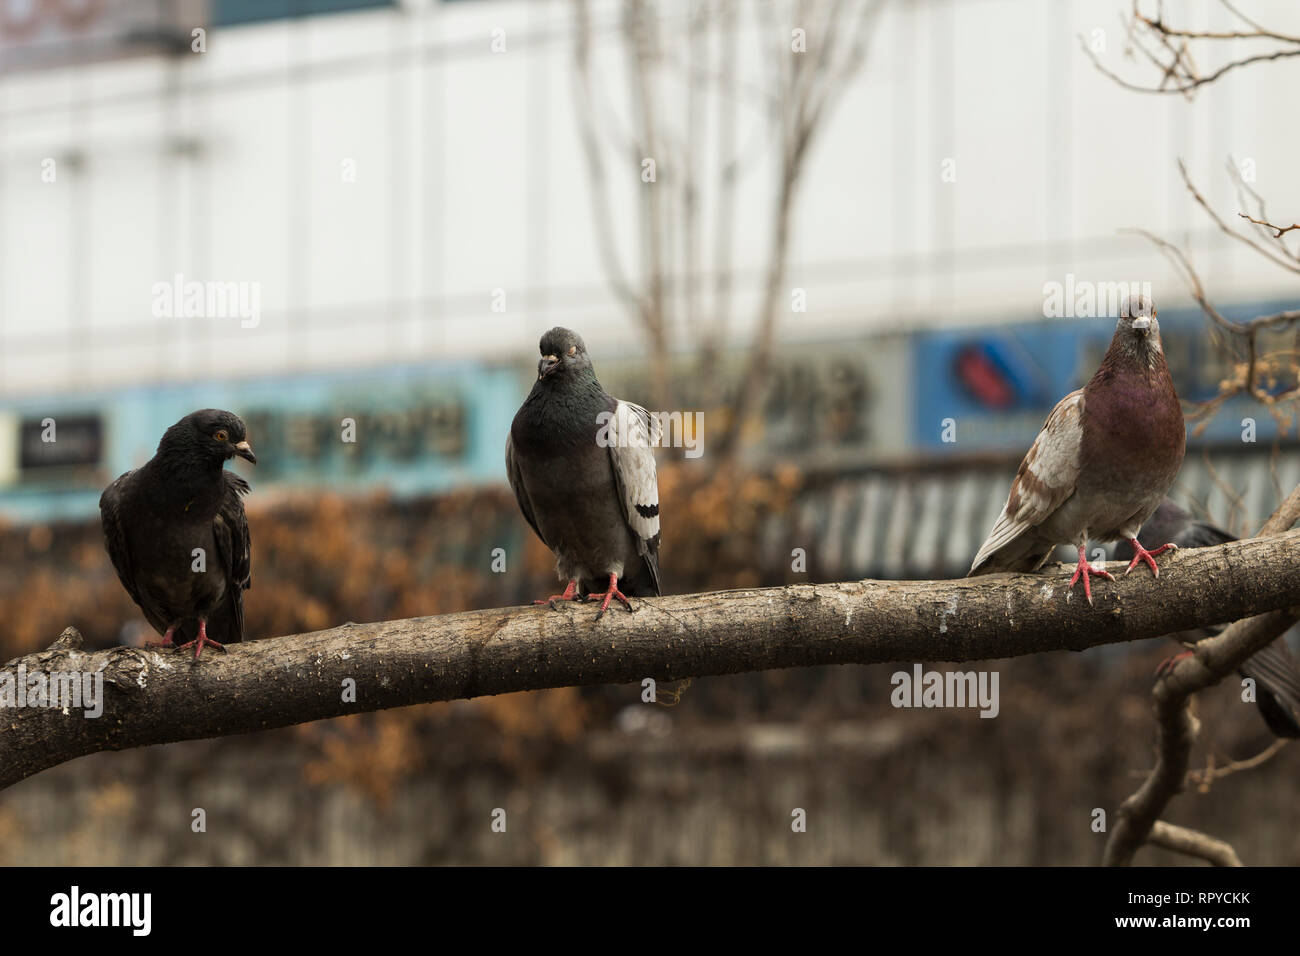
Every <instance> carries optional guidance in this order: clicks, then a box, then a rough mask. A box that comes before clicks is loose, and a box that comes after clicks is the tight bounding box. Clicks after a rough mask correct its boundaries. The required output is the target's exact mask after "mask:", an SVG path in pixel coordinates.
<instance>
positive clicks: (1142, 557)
mask: <svg viewBox="0 0 1300 956" xmlns="http://www.w3.org/2000/svg"><path fill="white" fill-rule="evenodd" d="M1129 544H1131V545H1133V560H1132V561H1130V562H1129V563H1128V569H1127V570H1126V571H1125V572H1124V574H1125V575H1126V576H1127V575H1128V572H1129V571H1132V570H1133V569H1134V568H1136V567H1137V563H1138V562H1139V561H1145V562H1146V563H1147V565H1148V566H1149V567H1150V568H1151V573H1152V574H1154V575H1155V576H1156V577H1160V569H1159V568H1158V567H1156V556H1157V555H1161V554H1164V553H1165V552H1166V551H1177V550H1178V545H1176V544H1174V543H1173V542H1172V541H1171V542H1169V543H1168V544H1162V545H1161V546H1160V547H1158V548H1156V549H1155V550H1154V551H1148V550H1147V549H1146V548H1144V547H1142V545H1141V544H1140V543H1139V542H1138V539H1137V538H1130V539H1129Z"/></svg>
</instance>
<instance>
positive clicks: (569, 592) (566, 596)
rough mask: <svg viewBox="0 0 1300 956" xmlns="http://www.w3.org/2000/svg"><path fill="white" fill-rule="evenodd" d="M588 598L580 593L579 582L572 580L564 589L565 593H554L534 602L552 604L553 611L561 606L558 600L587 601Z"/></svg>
mask: <svg viewBox="0 0 1300 956" xmlns="http://www.w3.org/2000/svg"><path fill="white" fill-rule="evenodd" d="M586 600H587V598H586V597H585V596H584V595H581V594H579V593H578V582H577V581H570V582H569V586H568V587H566V588H565V589H564V593H563V594H552V595H551V596H550V597H548V598H540V599H539V600H536V601H534V602H533V603H534V604H536V605H539V606H540V605H543V604H547V605H550V608H551V610H552V611H558V610H559V609H560V608H559V605H557V604H556V603H555V602H556V601H586Z"/></svg>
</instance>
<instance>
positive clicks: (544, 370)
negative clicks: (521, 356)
mask: <svg viewBox="0 0 1300 956" xmlns="http://www.w3.org/2000/svg"><path fill="white" fill-rule="evenodd" d="M559 364H560V360H559V359H558V358H556V357H555V356H554V355H543V356H542V360H541V361H540V362H538V363H537V377H538V378H546V376H548V375H550V374H551V373H552V372H554V371H555V370H556V368H558V367H559Z"/></svg>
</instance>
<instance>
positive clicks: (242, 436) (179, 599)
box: [99, 408, 257, 660]
mask: <svg viewBox="0 0 1300 956" xmlns="http://www.w3.org/2000/svg"><path fill="white" fill-rule="evenodd" d="M236 455H238V456H239V457H240V458H243V459H245V460H246V461H250V462H252V463H253V464H257V456H256V455H254V454H253V449H252V448H251V447H250V446H249V444H248V435H247V431H246V430H245V428H244V423H243V422H242V421H241V420H240V419H239V416H237V415H233V414H231V413H230V412H224V411H221V410H220V409H216V408H205V409H203V410H202V411H197V412H194V413H193V414H191V415H187V416H185V417H184V418H182V419H181V420H180V421H179V422H177V423H176V424H175V425H173V426H172V427H171V428H169V429H167V431H166V432H165V433H163V437H162V441H160V442H159V443H158V451H157V453H156V454H155V455H154V456H153V458H151V459H149V461H148V462H147V463H145V464H144V465H142V466H141V467H140V468H137V469H136V470H135V471H128V472H127V473H126V474H124V475H122V476H121V477H120V478H118V479H117V481H115V482H113V483H112V484H111V485H109V486H108V488H106V489H105V490H104V494H103V495H102V496H101V497H100V499H99V514H100V518H101V519H102V521H103V524H104V544H105V547H106V548H107V549H108V556H109V557H110V558H112V559H113V567H114V568H116V569H117V576H118V577H119V578H120V579H121V581H122V586H123V587H125V588H126V591H127V593H128V594H130V595H131V599H132V600H133V601H135V603H136V604H138V605H140V609H141V610H142V611H144V616H145V618H146V619H147V620H148V621H149V623H150V624H151V625H153V628H154V630H156V631H157V632H158V633H159V634H162V636H163V639H162V641H161V642H153V645H154V646H162V647H171V646H174V645H175V644H179V645H180V647H182V648H185V647H189V646H190V645H191V644H193V645H195V647H194V658H195V660H197V659H198V657H199V655H200V654H202V653H203V646H204V645H205V644H211V645H213V646H214V647H217V648H219V649H221V650H224V649H225V647H224V644H225V643H226V642H230V641H241V640H243V638H244V591H245V590H247V589H248V588H249V587H250V586H251V585H252V579H251V577H250V575H249V570H250V565H251V557H252V555H251V550H250V545H249V537H248V519H247V518H246V517H245V515H244V503H243V502H242V501H241V500H240V496H241V495H245V494H248V490H249V489H248V482H246V481H244V479H243V478H240V477H239V476H238V475H235V474H232V473H231V472H229V471H226V470H225V468H223V467H222V465H223V464H224V463H225V462H226V461H227V460H228V459H230V458H233V457H234V456H236ZM174 638H189V640H187V641H185V643H183V644H181V643H180V642H179V640H176V641H174V640H173V639H174Z"/></svg>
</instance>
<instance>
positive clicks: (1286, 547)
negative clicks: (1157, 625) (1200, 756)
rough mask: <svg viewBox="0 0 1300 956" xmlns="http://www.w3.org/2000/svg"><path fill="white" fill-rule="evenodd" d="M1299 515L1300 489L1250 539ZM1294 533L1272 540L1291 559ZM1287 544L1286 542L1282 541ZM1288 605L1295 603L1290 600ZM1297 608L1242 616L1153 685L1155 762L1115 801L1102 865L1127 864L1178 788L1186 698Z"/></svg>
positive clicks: (1193, 727)
mask: <svg viewBox="0 0 1300 956" xmlns="http://www.w3.org/2000/svg"><path fill="white" fill-rule="evenodd" d="M1298 517H1300V487H1297V488H1296V489H1295V490H1294V491H1292V492H1291V495H1290V496H1289V497H1288V498H1287V500H1286V501H1285V502H1283V503H1282V506H1281V507H1280V508H1278V510H1277V511H1276V512H1275V513H1274V515H1273V517H1271V518H1269V520H1268V522H1267V523H1266V524H1265V525H1264V527H1263V528H1262V529H1261V530H1260V535H1261V537H1259V538H1255V539H1253V540H1255V541H1267V540H1269V538H1268V536H1269V535H1276V534H1278V532H1280V531H1285V530H1286V529H1287V528H1290V527H1291V525H1293V524H1295V522H1296V519H1297V518H1298ZM1297 533H1298V532H1294V531H1292V532H1289V533H1287V534H1284V535H1279V536H1278V537H1276V538H1273V539H1272V540H1273V541H1275V542H1277V544H1278V546H1279V549H1280V550H1281V551H1283V552H1290V554H1291V557H1292V559H1294V558H1295V556H1296V555H1295V552H1294V550H1293V549H1294V548H1295V544H1294V543H1291V542H1294V541H1295V536H1296V534H1297ZM1284 542H1287V543H1284ZM1292 603H1300V602H1296V601H1294V600H1293V602H1292ZM1298 614H1300V609H1297V608H1294V607H1292V608H1289V609H1288V608H1286V607H1283V608H1278V609H1275V610H1273V611H1270V612H1269V613H1267V614H1261V615H1259V616H1258V617H1252V618H1250V619H1249V620H1241V621H1238V622H1237V623H1236V624H1233V625H1232V626H1231V627H1229V628H1228V629H1227V630H1225V631H1223V633H1221V634H1219V635H1217V636H1215V637H1211V638H1207V639H1206V640H1203V641H1200V642H1199V643H1198V644H1197V645H1196V651H1195V654H1194V655H1193V656H1191V657H1187V658H1185V659H1183V660H1182V661H1180V662H1179V663H1178V664H1177V665H1176V666H1175V667H1174V668H1173V669H1172V670H1171V671H1170V672H1169V673H1168V674H1167V675H1166V676H1165V678H1164V679H1163V680H1161V681H1160V682H1159V683H1157V684H1156V686H1155V690H1154V691H1152V696H1153V697H1154V699H1155V713H1156V765H1155V767H1154V768H1153V769H1152V771H1151V774H1150V776H1148V777H1147V779H1146V780H1145V781H1143V783H1142V786H1141V787H1139V788H1138V790H1137V792H1136V793H1134V794H1133V795H1132V796H1131V797H1129V798H1128V799H1127V800H1125V801H1124V803H1123V804H1121V805H1120V808H1119V812H1118V814H1117V818H1118V819H1117V821H1116V824H1115V828H1114V829H1113V830H1112V831H1111V835H1110V839H1109V840H1107V842H1106V851H1105V856H1104V858H1103V862H1104V863H1105V864H1106V865H1107V866H1128V865H1129V864H1130V863H1131V862H1132V861H1133V855H1134V854H1135V853H1137V851H1138V849H1139V848H1140V847H1141V846H1142V844H1143V843H1144V842H1146V841H1147V840H1148V839H1149V838H1150V835H1151V834H1152V832H1153V831H1152V828H1153V827H1154V826H1155V825H1156V822H1157V821H1158V820H1159V818H1160V816H1161V815H1162V814H1163V813H1164V812H1165V808H1166V807H1167V806H1168V805H1169V802H1170V801H1171V800H1172V799H1173V798H1174V797H1175V796H1177V795H1178V794H1179V793H1181V792H1182V790H1183V787H1184V786H1185V784H1186V781H1187V768H1188V764H1189V763H1190V762H1191V754H1192V744H1193V743H1195V742H1196V735H1197V734H1198V733H1199V732H1200V722H1199V721H1198V720H1197V719H1196V717H1195V716H1193V715H1192V710H1191V697H1192V695H1193V694H1194V693H1196V692H1197V691H1198V690H1203V689H1204V688H1206V687H1210V686H1212V685H1214V684H1217V683H1218V682H1219V681H1221V680H1222V679H1223V678H1224V677H1226V676H1227V675H1229V674H1231V673H1233V672H1234V671H1235V670H1236V669H1237V668H1238V667H1239V666H1240V665H1241V664H1242V662H1243V661H1245V660H1246V658H1248V657H1250V656H1251V655H1252V654H1254V653H1256V652H1257V651H1260V650H1263V649H1264V648H1265V647H1267V646H1268V645H1269V644H1271V643H1272V642H1273V641H1274V640H1276V639H1277V638H1278V637H1280V636H1281V635H1282V634H1284V633H1286V631H1287V630H1288V629H1289V628H1290V627H1291V626H1292V625H1294V624H1295V622H1296V620H1297V615H1298Z"/></svg>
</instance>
